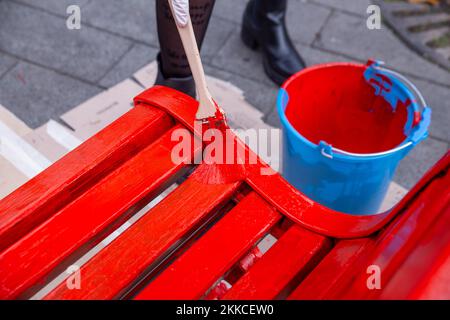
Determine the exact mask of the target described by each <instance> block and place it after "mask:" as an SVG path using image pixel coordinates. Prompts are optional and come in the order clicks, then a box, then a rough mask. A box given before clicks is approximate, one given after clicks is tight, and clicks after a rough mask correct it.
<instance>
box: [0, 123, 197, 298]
mask: <svg viewBox="0 0 450 320" xmlns="http://www.w3.org/2000/svg"><path fill="white" fill-rule="evenodd" d="M177 128H181V126H176V127H175V128H173V129H172V130H170V131H168V132H167V133H165V134H164V135H163V136H162V137H161V138H160V139H158V140H157V141H156V142H155V143H154V144H152V145H150V146H148V147H146V148H145V149H144V150H142V151H141V152H140V153H138V154H137V155H135V156H134V157H133V158H131V159H130V160H128V161H127V162H125V163H124V164H123V165H121V166H120V167H119V168H117V169H116V170H115V171H113V172H112V173H110V174H109V175H107V176H106V177H105V178H103V179H102V180H101V181H99V182H98V183H97V184H96V185H94V186H92V187H91V188H90V189H89V190H88V191H86V192H85V193H84V194H82V195H81V196H80V197H79V198H77V199H76V200H75V201H73V202H72V203H70V204H69V205H67V206H66V207H64V208H63V209H61V210H60V211H59V212H58V213H57V214H55V215H53V216H52V217H51V218H50V219H48V220H47V221H46V222H45V223H43V224H42V225H40V226H39V227H37V228H36V229H34V230H33V231H32V232H30V233H29V234H28V235H26V236H25V237H23V238H22V239H20V240H19V241H18V242H16V243H15V244H14V245H13V246H12V247H10V248H8V249H7V250H5V251H4V252H3V253H1V254H0V279H2V281H1V282H2V285H1V286H0V297H1V298H3V299H5V298H15V297H18V296H19V295H21V294H23V293H24V292H26V291H28V290H29V289H30V288H32V287H33V286H34V285H35V284H37V283H38V282H41V280H43V278H44V277H45V276H46V275H47V274H48V273H49V272H50V271H51V270H52V269H53V268H55V267H56V266H58V265H59V264H60V263H62V262H63V261H65V260H66V259H67V258H69V257H70V258H71V259H74V258H75V257H79V256H80V255H81V254H82V253H84V252H86V251H87V250H88V249H90V248H89V247H86V246H85V244H87V243H88V242H89V245H90V246H91V247H92V246H93V245H95V241H96V240H99V238H100V237H101V236H106V234H105V233H106V232H107V231H111V230H110V227H111V224H114V223H116V224H117V223H119V222H120V221H123V220H124V219H126V218H127V217H129V216H130V214H131V213H133V212H130V211H131V210H132V209H134V208H135V206H137V205H139V204H140V202H142V201H144V200H145V201H148V200H149V199H150V197H153V196H154V195H155V194H156V193H157V192H159V191H160V190H161V189H162V188H164V187H165V186H166V184H167V183H169V182H170V181H171V180H172V179H174V178H175V177H176V174H177V172H180V171H181V170H182V169H183V168H185V166H184V165H182V164H180V165H176V164H174V163H173V161H172V159H171V154H170V150H171V148H172V146H173V145H174V144H175V143H176V142H172V141H171V133H172V131H173V130H176V129H177ZM189 157H190V155H187V158H188V159H189ZM142 204H145V203H142ZM78 249H81V250H78ZM12 265H14V268H11V266H12Z"/></svg>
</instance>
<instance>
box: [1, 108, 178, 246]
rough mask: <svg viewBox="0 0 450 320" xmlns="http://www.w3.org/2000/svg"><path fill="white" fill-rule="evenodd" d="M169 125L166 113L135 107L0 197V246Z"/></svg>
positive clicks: (31, 227) (43, 219) (56, 208)
mask: <svg viewBox="0 0 450 320" xmlns="http://www.w3.org/2000/svg"><path fill="white" fill-rule="evenodd" d="M172 125H173V121H172V120H171V118H170V117H169V116H168V115H167V114H166V113H164V112H162V111H160V110H158V109H155V108H149V107H145V106H138V107H136V108H134V109H132V110H131V111H130V112H128V113H127V114H125V115H124V116H123V117H121V118H120V119H118V120H117V121H115V122H114V123H112V124H111V125H110V126H109V127H108V128H107V129H105V130H103V131H101V132H100V133H98V134H97V135H95V136H94V137H92V138H91V139H89V140H88V141H87V142H86V143H84V144H82V145H81V146H80V147H78V148H77V149H75V150H74V151H72V152H70V153H69V154H67V155H66V156H65V157H64V158H63V159H61V160H60V161H58V162H56V163H55V164H53V165H52V166H50V167H49V168H48V169H47V170H45V171H43V172H42V173H41V174H39V175H38V176H36V177H35V178H33V179H31V180H30V181H29V182H27V183H26V184H24V185H23V186H22V187H20V188H19V189H17V190H16V191H15V192H13V193H12V194H10V195H9V196H7V197H6V198H5V199H3V200H2V201H0V213H1V214H0V251H2V250H4V249H5V248H7V247H8V246H10V245H11V244H12V243H14V241H16V240H18V239H20V238H21V237H23V236H24V235H25V234H26V233H28V232H29V231H30V230H31V229H33V228H34V227H36V226H37V225H38V224H40V223H42V222H43V221H45V220H46V219H47V218H48V217H50V216H51V215H52V214H54V213H55V212H56V211H57V210H59V209H60V208H61V207H62V206H64V205H65V204H67V202H70V201H71V200H72V199H73V198H74V197H75V196H76V195H77V194H80V193H82V191H83V190H86V189H88V188H89V187H90V186H91V185H92V184H93V183H94V182H95V180H96V179H97V178H98V177H99V176H101V175H102V174H104V173H105V172H109V171H111V170H113V169H114V168H115V167H116V166H117V165H118V164H119V163H120V162H123V161H124V160H126V159H127V157H130V156H131V155H133V154H134V153H136V152H137V151H138V150H140V149H142V148H143V147H144V146H146V145H148V144H150V143H151V142H152V141H154V140H155V139H157V138H158V137H159V136H160V135H161V134H162V133H163V132H165V131H167V130H168V129H169V128H170V127H171V126H172ZM124 155H126V156H124Z"/></svg>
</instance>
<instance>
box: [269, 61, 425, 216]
mask: <svg viewBox="0 0 450 320" xmlns="http://www.w3.org/2000/svg"><path fill="white" fill-rule="evenodd" d="M380 65H381V63H380V62H372V61H369V63H368V64H367V65H362V64H351V63H333V64H324V65H318V66H315V67H312V68H308V69H305V70H303V71H301V72H299V73H298V74H296V75H294V76H293V77H292V78H290V79H289V80H288V81H287V82H286V83H285V84H284V85H283V87H282V88H281V89H280V92H279V95H278V101H277V109H278V114H279V117H280V119H281V123H282V128H283V166H282V170H283V176H284V177H285V178H286V179H287V180H288V181H289V182H290V183H291V184H292V185H293V186H294V187H296V188H297V189H299V190H300V191H301V192H303V193H304V194H306V195H307V196H308V197H310V198H311V199H313V200H315V201H317V202H319V203H321V204H323V205H325V206H327V207H329V208H331V209H334V210H337V211H340V212H344V213H349V214H355V215H366V214H375V213H378V211H379V208H380V205H381V203H382V201H383V199H384V197H385V195H386V192H387V190H388V187H389V184H390V182H391V181H392V178H393V175H394V173H395V170H396V168H397V166H398V164H399V162H400V160H401V159H403V158H404V157H405V156H406V155H407V154H408V152H410V151H411V150H412V149H413V148H414V146H415V145H417V144H418V143H419V142H420V141H422V140H423V139H425V138H426V137H427V136H428V127H429V125H430V119H431V110H430V108H428V107H427V106H426V103H425V101H424V99H423V97H422V95H421V94H420V92H419V91H418V90H417V89H416V87H415V86H414V85H413V84H412V83H411V82H410V81H409V80H408V79H406V78H405V77H403V76H402V75H400V74H398V73H396V72H394V71H391V70H389V69H385V68H383V67H381V66H380Z"/></svg>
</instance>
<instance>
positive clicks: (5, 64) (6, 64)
mask: <svg viewBox="0 0 450 320" xmlns="http://www.w3.org/2000/svg"><path fill="white" fill-rule="evenodd" d="M15 63H17V59H14V58H12V57H10V56H8V55H6V54H3V53H0V78H1V77H2V76H3V75H4V74H5V73H6V72H7V71H8V70H9V69H11V68H12V67H13V66H14V64H15Z"/></svg>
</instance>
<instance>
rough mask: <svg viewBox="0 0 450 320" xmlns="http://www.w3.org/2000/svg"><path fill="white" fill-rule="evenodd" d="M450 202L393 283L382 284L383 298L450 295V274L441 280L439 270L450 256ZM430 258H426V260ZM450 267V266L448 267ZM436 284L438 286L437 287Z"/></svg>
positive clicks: (396, 272) (446, 297) (397, 271)
mask: <svg viewBox="0 0 450 320" xmlns="http://www.w3.org/2000/svg"><path fill="white" fill-rule="evenodd" d="M449 229H450V202H447V206H446V208H445V209H444V214H443V215H441V216H439V218H438V220H435V223H434V224H433V225H432V226H430V227H429V228H428V230H427V231H426V234H425V235H424V236H423V237H422V239H421V240H420V242H419V243H417V245H416V247H415V248H414V250H413V252H411V253H410V254H409V255H408V257H407V259H406V260H405V261H404V262H403V263H402V265H401V266H400V267H399V268H397V270H396V271H395V274H394V275H393V276H392V278H391V279H390V280H389V283H388V284H387V285H386V286H385V287H384V288H382V289H383V290H382V292H381V295H380V298H381V299H414V300H417V299H423V298H424V297H423V295H424V293H426V294H427V295H428V297H427V298H425V299H450V282H449V280H450V274H447V276H446V277H447V279H446V280H445V278H441V279H440V280H441V281H442V283H441V284H446V287H447V288H444V286H443V285H441V284H438V281H435V282H436V283H435V284H433V283H432V282H433V281H434V280H435V279H436V280H437V279H438V275H437V274H436V271H437V270H439V268H440V267H441V266H442V265H443V263H444V262H445V260H446V257H450V232H449V231H450V230H449ZM425 261H426V262H425ZM447 270H449V269H448V268H447ZM436 284H437V285H436ZM434 288H435V289H434Z"/></svg>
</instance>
